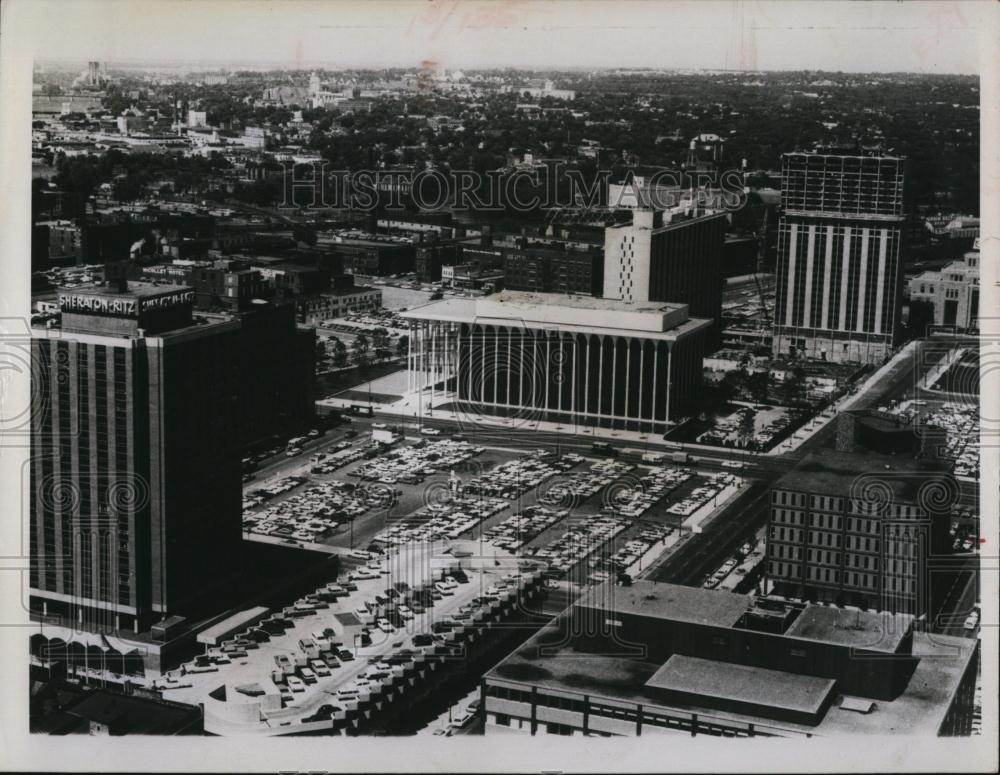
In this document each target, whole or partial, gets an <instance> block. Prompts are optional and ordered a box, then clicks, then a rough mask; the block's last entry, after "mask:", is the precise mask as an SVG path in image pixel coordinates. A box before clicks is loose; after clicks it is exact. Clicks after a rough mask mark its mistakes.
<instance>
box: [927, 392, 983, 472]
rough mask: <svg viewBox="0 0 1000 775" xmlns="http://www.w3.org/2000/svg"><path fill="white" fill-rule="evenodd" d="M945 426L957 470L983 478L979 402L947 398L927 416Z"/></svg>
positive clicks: (934, 422) (940, 425) (928, 422)
mask: <svg viewBox="0 0 1000 775" xmlns="http://www.w3.org/2000/svg"><path fill="white" fill-rule="evenodd" d="M924 421H925V422H926V423H927V424H930V425H936V426H937V427H939V428H943V429H944V431H945V434H946V441H945V447H946V450H947V455H948V457H949V458H951V459H952V460H953V461H954V462H955V469H954V470H955V474H956V475H957V476H964V477H968V478H970V479H978V478H979V405H978V404H975V403H971V402H970V403H969V404H961V403H955V402H952V401H949V402H946V403H944V404H942V405H941V406H940V408H938V409H937V410H935V411H933V412H931V413H930V414H929V415H927V416H926V417H925V419H924Z"/></svg>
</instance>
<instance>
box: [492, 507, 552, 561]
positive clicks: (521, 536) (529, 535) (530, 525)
mask: <svg viewBox="0 0 1000 775" xmlns="http://www.w3.org/2000/svg"><path fill="white" fill-rule="evenodd" d="M567 514H569V509H550V508H548V507H547V506H528V507H526V508H525V509H524V510H523V511H521V512H519V513H517V514H514V515H513V516H511V517H508V518H507V519H505V520H503V521H502V522H499V523H497V524H496V525H494V526H493V527H491V528H490V529H489V530H487V531H486V532H485V533H483V539H484V540H486V541H488V542H490V543H491V544H493V545H494V546H498V547H500V548H501V549H506V550H507V551H508V552H512V553H513V552H516V551H518V550H519V549H520V548H521V547H522V546H524V545H525V544H526V543H528V542H529V541H531V540H533V539H534V538H535V537H536V536H538V535H540V534H541V533H542V532H543V531H545V530H547V529H548V528H550V527H552V525H554V524H555V523H556V522H558V521H559V520H560V519H563V518H564V517H565V516H566V515H567Z"/></svg>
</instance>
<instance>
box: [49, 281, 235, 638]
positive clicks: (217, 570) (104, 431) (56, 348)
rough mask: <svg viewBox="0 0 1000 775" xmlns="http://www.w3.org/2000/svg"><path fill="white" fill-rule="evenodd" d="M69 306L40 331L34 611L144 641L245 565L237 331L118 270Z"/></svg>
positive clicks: (64, 297)
mask: <svg viewBox="0 0 1000 775" xmlns="http://www.w3.org/2000/svg"><path fill="white" fill-rule="evenodd" d="M59 303H60V308H61V311H62V315H61V321H60V323H59V324H58V325H55V326H53V325H50V326H48V327H45V328H36V329H34V330H33V333H32V356H33V362H34V364H35V367H36V368H35V369H34V372H33V375H32V377H33V393H34V395H35V396H36V397H37V401H36V403H35V405H34V409H33V412H32V418H31V422H32V431H33V435H32V463H31V505H30V511H31V522H30V524H31V529H30V550H31V558H30V588H31V593H30V595H31V606H32V612H33V613H34V614H36V615H42V616H45V617H46V618H48V619H49V620H52V621H60V622H62V623H64V624H66V625H69V626H75V627H80V628H82V629H85V630H133V631H135V632H140V631H143V630H145V629H146V628H148V626H149V625H150V624H152V623H155V622H156V621H158V620H161V619H163V618H165V617H168V616H171V615H175V614H181V615H183V614H186V613H187V612H188V611H189V610H191V609H192V608H195V609H196V608H197V607H198V606H199V605H200V604H202V603H203V602H204V601H205V598H206V597H208V596H210V595H211V592H212V589H213V587H214V586H215V585H216V584H217V583H220V582H222V581H223V580H224V579H226V578H228V577H229V575H230V573H231V570H232V569H233V567H234V564H235V563H234V560H235V559H236V557H237V556H238V552H239V549H240V542H241V521H240V520H241V483H240V473H241V472H240V458H241V444H240V427H239V390H240V379H241V375H240V360H239V359H240V323H239V321H237V320H229V319H226V320H218V321H214V322H206V321H201V320H196V319H195V318H194V317H193V315H192V307H193V303H194V291H193V289H191V288H188V287H184V286H172V285H152V284H148V283H131V284H130V285H129V284H126V282H125V280H124V279H122V280H116V279H114V277H112V276H111V273H109V277H108V284H107V285H95V286H89V287H84V288H79V289H74V290H73V291H71V292H70V291H67V292H64V293H61V294H60V298H59Z"/></svg>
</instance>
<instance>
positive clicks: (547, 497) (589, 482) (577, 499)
mask: <svg viewBox="0 0 1000 775" xmlns="http://www.w3.org/2000/svg"><path fill="white" fill-rule="evenodd" d="M563 459H564V460H569V461H572V462H574V464H575V463H578V462H580V461H582V460H583V458H582V457H581V456H580V455H577V454H569V455H564V456H563ZM633 468H635V466H633V465H632V464H631V463H625V462H622V461H621V460H614V459H612V458H605V459H603V460H598V461H596V462H594V463H592V464H591V465H590V468H589V470H588V471H586V472H582V471H581V472H577V473H571V474H567V475H565V476H561V477H560V478H559V480H558V481H557V482H554V483H553V484H552V485H551V486H550V487H549V488H548V489H547V490H546V491H545V492H544V493H542V494H541V495H539V498H538V500H539V502H540V503H544V504H548V505H562V506H567V507H572V506H576V505H579V504H581V503H583V502H584V501H585V500H587V499H588V498H590V497H591V496H593V495H596V494H597V493H598V492H600V491H601V490H602V489H603V488H605V487H607V486H608V485H609V484H611V483H612V482H613V481H615V480H616V479H618V478H619V477H621V476H624V475H625V474H627V473H628V472H629V471H631V470H632V469H633Z"/></svg>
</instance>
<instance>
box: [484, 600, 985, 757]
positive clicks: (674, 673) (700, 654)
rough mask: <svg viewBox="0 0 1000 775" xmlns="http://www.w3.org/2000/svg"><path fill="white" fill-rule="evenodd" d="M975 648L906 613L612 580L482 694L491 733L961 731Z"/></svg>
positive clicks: (519, 654) (543, 633)
mask: <svg viewBox="0 0 1000 775" xmlns="http://www.w3.org/2000/svg"><path fill="white" fill-rule="evenodd" d="M978 659H979V651H978V645H977V641H975V640H972V639H969V638H960V637H953V636H947V635H933V636H931V635H929V634H928V633H925V632H919V631H915V630H914V627H913V618H912V617H910V616H906V615H903V614H895V615H893V614H882V613H879V614H876V613H871V612H864V611H857V610H849V609H843V608H834V607H827V606H816V605H808V604H792V603H788V602H786V601H781V600H777V599H772V598H753V597H747V596H745V595H738V594H734V593H731V592H722V591H718V590H707V589H701V588H697V587H682V586H676V585H673V584H661V583H657V582H651V581H638V582H634V583H633V584H632V585H631V586H627V587H619V586H616V585H614V584H612V583H607V584H604V585H601V586H599V587H595V588H593V589H592V590H591V591H590V592H589V593H588V594H587V595H585V596H584V597H583V598H581V599H580V601H579V602H577V603H576V604H575V605H573V606H572V607H570V608H569V609H567V611H565V612H564V613H563V614H561V615H560V616H559V617H558V618H557V619H556V620H555V621H554V622H552V623H551V624H550V625H548V626H546V627H545V628H543V629H542V630H540V631H539V632H538V633H536V634H535V635H534V636H533V637H532V638H530V639H529V640H528V641H527V642H526V643H525V644H524V645H522V646H521V647H519V648H518V649H517V650H515V651H514V652H513V653H512V654H510V655H509V656H508V657H507V658H506V659H504V660H503V661H502V662H500V663H499V664H498V665H497V666H496V667H494V668H493V669H492V670H491V671H489V672H488V673H487V674H486V675H485V676H484V677H483V681H482V684H481V691H482V695H481V702H482V705H483V707H484V711H485V722H486V726H485V729H486V734H487V735H493V734H501V733H511V732H520V733H523V734H532V735H534V734H538V733H548V734H558V735H579V734H583V735H585V736H603V737H611V736H643V735H650V734H653V735H656V734H682V735H685V736H693V735H711V736H717V737H809V736H814V735H820V736H842V735H859V734H869V735H887V734H906V735H919V734H925V735H941V736H945V735H961V734H969V731H970V730H971V724H972V717H973V704H974V699H973V695H974V690H975V681H976V671H977V666H978Z"/></svg>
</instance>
